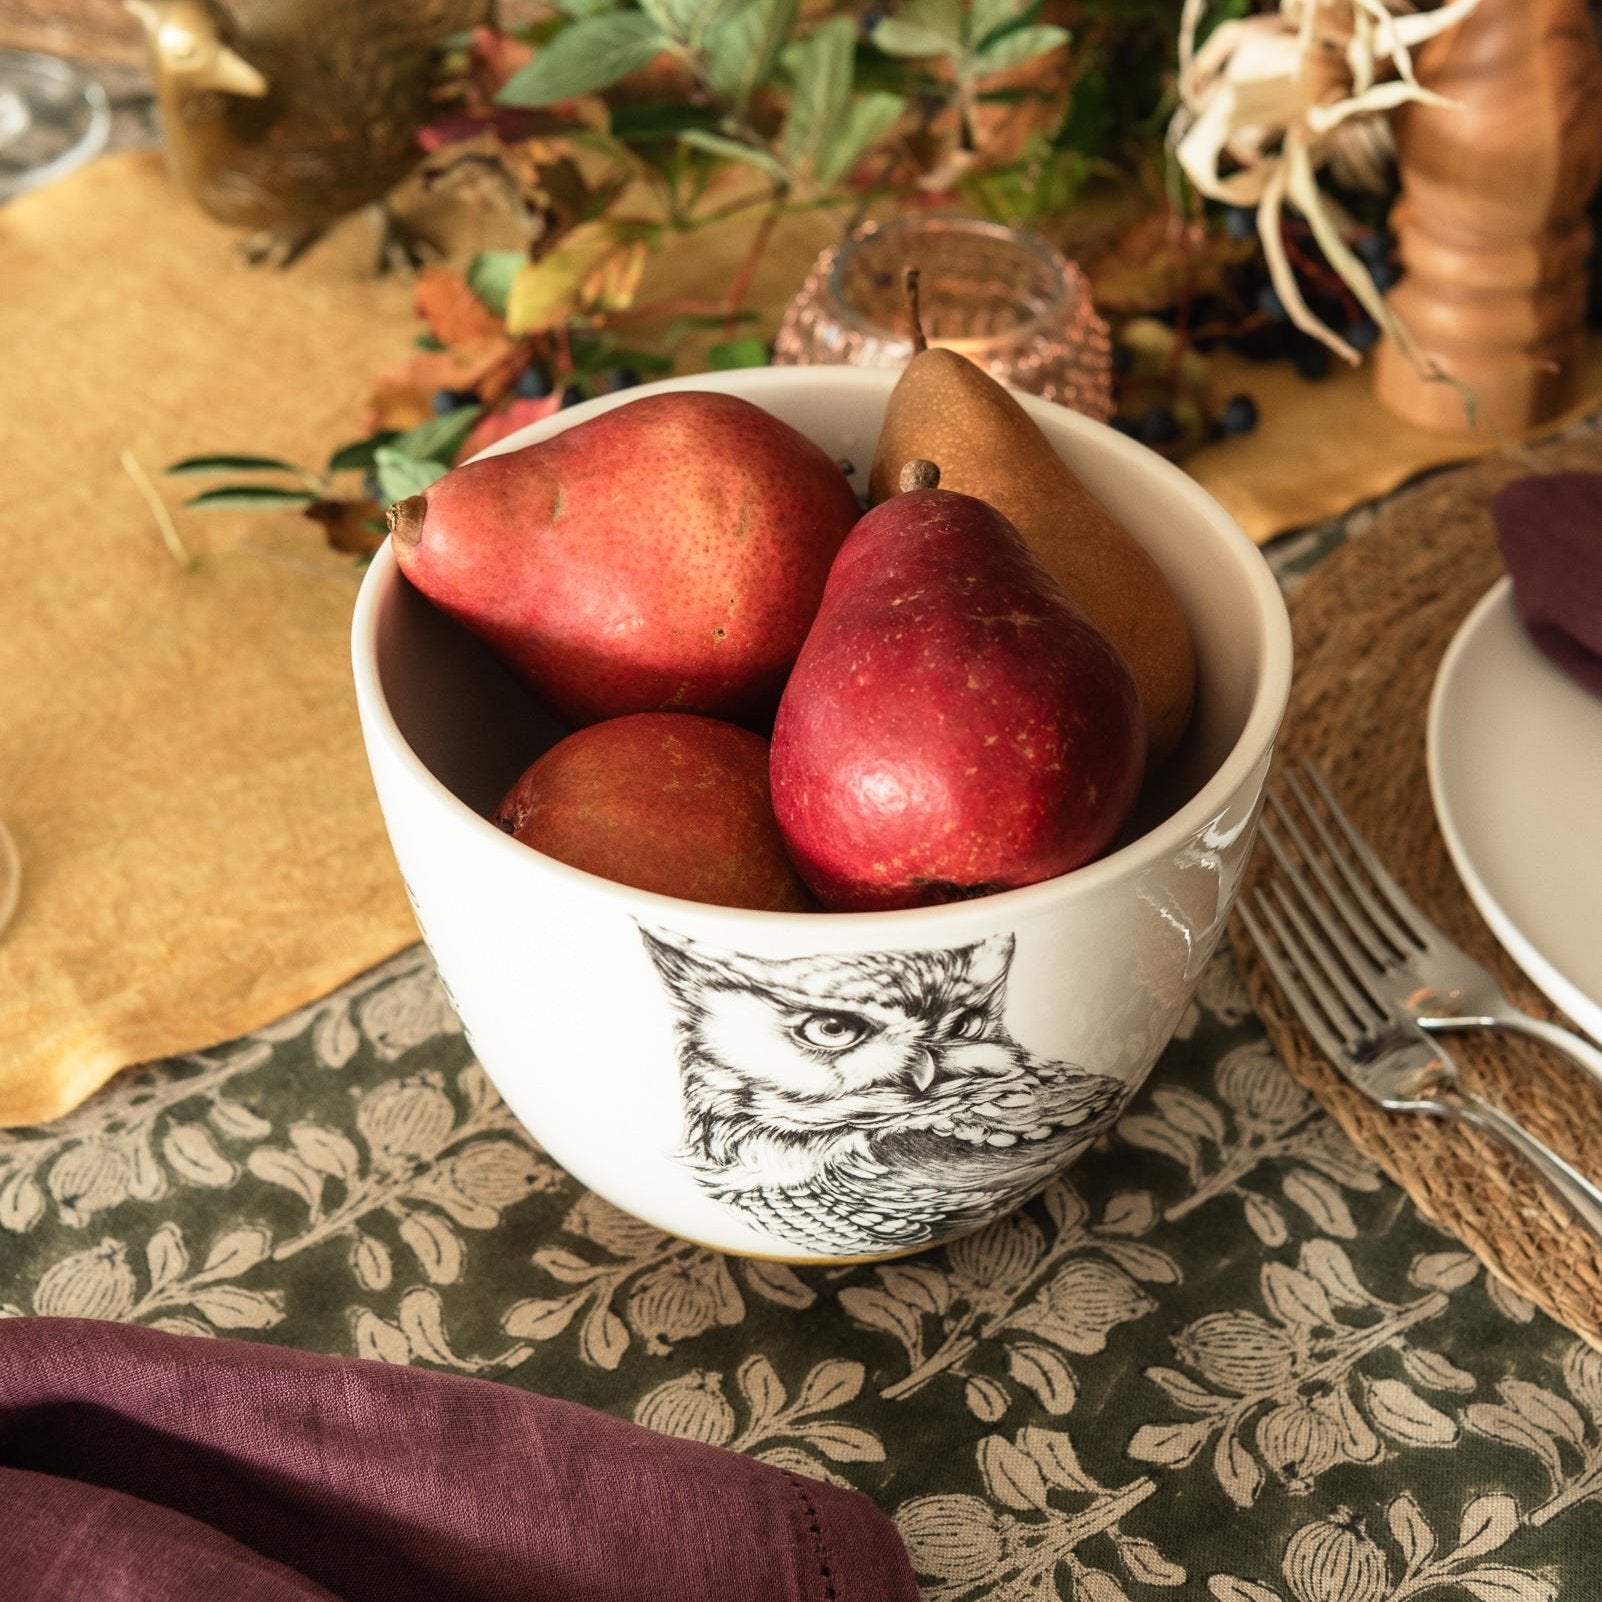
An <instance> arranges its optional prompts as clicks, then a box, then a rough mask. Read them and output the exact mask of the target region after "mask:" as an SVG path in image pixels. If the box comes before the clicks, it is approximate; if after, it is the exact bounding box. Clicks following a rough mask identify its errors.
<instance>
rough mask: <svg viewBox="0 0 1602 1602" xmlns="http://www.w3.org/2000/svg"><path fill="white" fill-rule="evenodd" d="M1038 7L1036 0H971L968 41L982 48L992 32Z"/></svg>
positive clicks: (1018, 19)
mask: <svg viewBox="0 0 1602 1602" xmlns="http://www.w3.org/2000/svg"><path fill="white" fill-rule="evenodd" d="M1038 9H1039V6H1038V3H1037V0H973V5H972V8H971V9H970V11H969V14H968V41H969V43H970V44H973V45H975V46H977V47H978V48H980V49H983V48H984V47H985V46H986V45H987V44H989V43H990V40H991V36H992V35H993V34H996V33H999V32H1000V31H1001V30H1002V29H1003V28H1010V27H1012V26H1013V25H1014V24H1016V23H1017V22H1019V21H1020V20H1021V19H1022V18H1024V17H1026V16H1027V15H1028V14H1029V13H1030V12H1032V11H1037V10H1038Z"/></svg>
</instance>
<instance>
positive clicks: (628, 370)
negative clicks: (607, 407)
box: [607, 367, 640, 389]
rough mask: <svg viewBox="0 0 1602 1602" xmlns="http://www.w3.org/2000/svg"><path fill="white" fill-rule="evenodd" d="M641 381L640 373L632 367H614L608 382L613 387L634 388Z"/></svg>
mask: <svg viewBox="0 0 1602 1602" xmlns="http://www.w3.org/2000/svg"><path fill="white" fill-rule="evenodd" d="M639 381H640V375H639V374H638V373H637V372H635V370H634V369H633V368H632V367H614V368H613V369H612V375H611V377H610V378H609V379H608V380H607V384H608V387H609V388H612V389H633V388H634V386H635V385H636V384H637V383H639Z"/></svg>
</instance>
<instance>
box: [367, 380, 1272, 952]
mask: <svg viewBox="0 0 1602 1602" xmlns="http://www.w3.org/2000/svg"><path fill="white" fill-rule="evenodd" d="M899 376H900V373H899V370H897V369H893V368H860V367H851V366H843V365H828V364H819V365H815V366H795V367H766V368H744V369H738V370H735V371H733V372H714V373H695V374H686V375H683V376H680V377H674V378H668V379H662V380H659V381H656V382H654V383H650V384H641V385H638V386H636V387H634V388H632V389H628V390H624V391H620V392H617V393H614V394H610V395H604V396H599V397H597V398H596V399H595V400H591V401H586V402H584V403H582V404H580V405H577V406H571V407H568V408H566V409H565V410H563V411H561V412H558V413H554V414H552V416H550V417H548V418H544V419H542V420H541V421H539V422H536V423H532V424H529V425H528V426H527V427H525V428H521V429H518V430H517V431H516V432H515V433H512V434H509V435H507V436H506V437H505V438H504V439H501V440H497V441H496V442H495V443H494V444H493V445H491V446H488V447H487V448H486V449H484V450H482V451H480V452H478V454H477V455H476V456H475V457H474V458H473V460H475V461H476V460H479V459H480V458H482V457H486V456H494V455H501V454H504V453H505V452H507V451H513V450H519V449H521V448H522V447H523V446H525V445H530V444H533V443H535V442H536V441H539V440H543V439H548V438H550V437H551V436H553V435H555V434H558V433H562V432H565V431H566V430H567V429H568V428H571V427H573V426H575V425H577V424H579V423H582V422H586V421H588V420H589V419H590V418H592V417H598V416H600V415H601V414H602V413H603V412H607V411H611V410H613V409H614V408H615V407H617V406H626V405H628V404H630V403H631V402H632V401H634V400H638V399H641V398H644V397H645V396H647V395H653V394H661V393H665V392H667V391H669V390H686V389H689V390H694V389H703V390H704V389H713V390H716V391H718V392H720V393H724V394H736V395H740V396H742V397H743V398H745V399H748V400H751V401H752V402H753V403H754V404H757V405H760V404H761V397H762V395H763V394H764V393H766V392H769V391H774V390H779V389H784V388H793V387H794V386H796V385H798V384H799V385H800V386H801V387H802V388H806V389H817V390H837V389H839V388H841V387H845V388H849V389H854V390H859V391H861V392H863V393H864V394H870V395H874V394H876V395H879V396H881V397H882V396H887V395H888V393H889V391H890V389H891V388H892V387H893V386H894V383H895V381H896V379H897V378H898V377H899ZM1013 393H1014V395H1015V396H1016V398H1017V399H1018V400H1019V401H1020V402H1022V403H1023V405H1024V407H1025V409H1026V410H1027V411H1029V412H1031V413H1032V414H1034V415H1035V416H1036V418H1037V420H1040V419H1045V420H1046V421H1049V422H1051V423H1053V424H1054V425H1056V426H1057V427H1059V428H1060V427H1064V426H1066V427H1067V428H1068V430H1069V432H1070V433H1072V434H1078V435H1082V436H1084V437H1085V438H1086V439H1087V441H1093V442H1094V447H1095V449H1097V450H1100V451H1108V452H1111V453H1112V454H1113V456H1114V457H1115V459H1116V458H1122V459H1123V460H1124V461H1126V462H1127V463H1128V464H1129V465H1130V466H1131V467H1132V468H1134V469H1135V470H1137V471H1139V472H1141V473H1155V474H1157V476H1158V477H1159V478H1161V479H1164V480H1166V481H1167V483H1168V485H1169V487H1170V488H1172V489H1175V490H1176V491H1177V492H1178V493H1179V494H1180V496H1181V497H1182V498H1183V499H1184V500H1186V501H1188V502H1190V503H1191V504H1192V506H1193V508H1194V510H1195V512H1196V514H1197V516H1198V518H1199V519H1200V520H1201V521H1203V522H1205V523H1207V524H1208V525H1209V526H1210V527H1211V529H1212V531H1213V533H1214V534H1215V535H1216V536H1217V537H1218V538H1219V540H1220V541H1221V546H1222V549H1223V550H1224V551H1225V552H1228V553H1230V554H1232V555H1233V557H1234V559H1235V562H1236V565H1237V569H1238V573H1239V576H1240V578H1241V579H1242V580H1243V582H1244V584H1245V586H1246V590H1247V593H1248V594H1249V595H1250V597H1251V599H1252V601H1253V602H1254V603H1255V604H1254V612H1253V615H1254V616H1255V617H1256V619H1257V621H1258V626H1259V631H1260V632H1261V634H1262V635H1263V649H1262V653H1261V657H1260V659H1259V661H1258V664H1257V684H1256V687H1255V690H1254V692H1253V695H1252V700H1251V704H1250V707H1249V710H1248V712H1247V716H1246V720H1245V722H1244V724H1243V725H1242V727H1241V730H1240V733H1239V734H1238V735H1237V736H1236V738H1235V741H1234V744H1233V745H1232V746H1231V747H1230V749H1229V751H1228V752H1227V753H1226V754H1225V756H1224V759H1223V760H1222V761H1221V762H1220V763H1219V764H1218V766H1217V767H1216V768H1214V770H1213V772H1212V773H1211V774H1210V775H1209V776H1208V777H1207V779H1206V780H1205V782H1204V783H1203V784H1202V785H1201V786H1200V787H1199V788H1198V789H1197V791H1196V792H1195V794H1193V795H1192V796H1191V797H1190V798H1189V799H1188V800H1187V801H1185V802H1184V803H1182V804H1181V805H1180V806H1178V807H1176V808H1175V809H1174V810H1173V811H1172V812H1170V813H1168V814H1167V815H1166V816H1165V817H1163V818H1161V819H1159V820H1158V822H1157V823H1155V824H1153V825H1152V827H1151V828H1149V829H1147V830H1146V831H1145V832H1144V833H1143V834H1140V835H1137V836H1136V837H1135V838H1134V839H1133V840H1130V841H1127V842H1126V843H1125V844H1123V845H1122V846H1120V847H1118V848H1117V849H1116V850H1115V851H1110V852H1108V853H1107V854H1106V855H1105V856H1101V857H1097V858H1095V859H1094V860H1093V861H1091V862H1087V863H1085V864H1083V865H1082V866H1080V867H1078V868H1073V869H1071V870H1070V871H1069V872H1067V873H1062V874H1058V875H1056V876H1055V877H1053V878H1050V879H1042V880H1040V881H1038V882H1037V883H1035V884H1029V885H1022V886H1019V887H1018V888H1017V889H1013V890H999V891H994V892H992V893H990V894H988V895H984V896H975V897H973V898H971V899H968V900H962V901H948V902H943V903H940V904H937V905H934V906H926V907H903V908H896V909H893V910H877V911H863V912H831V911H821V912H780V911H766V910H760V909H752V908H746V907H727V906H723V905H721V904H717V903H712V902H704V901H691V900H687V899H685V898H684V897H681V896H669V895H663V894H661V893H660V892H658V891H654V890H639V889H636V888H634V887H633V886H631V885H624V884H619V883H617V882H616V881H615V880H612V879H607V878H603V877H602V876H601V875H599V874H595V873H590V872H589V871H588V870H586V869H583V868H575V867H573V866H571V865H570V864H568V863H565V862H561V861H559V860H557V859H556V858H555V857H551V856H547V855H546V854H545V853H544V852H543V851H540V850H538V849H537V848H536V847H533V846H529V845H525V844H524V843H523V842H522V841H520V840H514V839H513V838H512V837H511V836H510V835H508V834H506V833H504V832H503V831H502V830H501V829H499V828H497V827H496V826H495V824H494V823H493V822H492V821H491V820H490V819H488V818H486V817H483V816H481V815H480V814H479V813H477V812H475V811H474V810H473V809H472V808H471V807H469V806H468V805H467V804H466V803H465V802H464V801H462V800H461V799H460V798H459V797H458V796H457V795H456V794H455V793H454V792H453V791H452V790H451V789H450V788H449V787H448V786H446V785H445V784H444V783H443V782H442V781H441V780H440V779H439V778H438V777H436V776H435V774H434V773H433V772H432V770H431V769H430V768H429V767H428V766H427V765H426V764H425V763H424V762H423V760H422V759H421V757H419V756H418V755H417V753H416V751H415V750H413V748H412V746H411V743H410V742H409V741H408V740H407V739H406V737H405V735H404V734H402V732H401V730H400V726H399V724H398V723H397V722H396V721H395V716H394V713H393V712H392V711H391V709H390V706H389V701H388V697H387V696H386V694H385V692H384V688H383V683H382V680H381V677H380V674H379V667H378V622H379V617H380V614H381V611H382V610H383V603H384V601H385V599H386V597H387V595H388V594H389V593H390V592H391V591H393V590H394V589H395V587H396V586H397V585H402V584H405V583H406V580H405V578H404V576H403V575H402V573H401V571H400V567H399V564H398V563H397V562H396V560H395V556H394V552H393V550H392V548H391V543H390V541H389V540H387V539H386V540H385V541H384V543H383V545H381V546H380V547H379V549H378V551H377V552H376V553H375V555H374V557H373V559H372V561H371V563H370V564H369V566H368V569H367V572H366V573H365V574H364V575H363V578H362V583H361V587H360V589H359V590H358V592H357V596H356V603H355V607H354V610H353V613H352V617H351V665H352V674H353V679H354V684H355V691H356V701H357V709H358V713H359V715H360V719H361V722H362V725H363V729H364V732H365V734H366V737H367V738H368V740H369V741H371V740H373V739H374V738H377V739H380V740H382V741H383V743H384V745H385V746H386V747H387V748H388V749H389V750H390V751H391V753H392V754H393V756H394V757H395V759H396V761H397V762H398V764H399V766H400V768H401V769H402V771H403V772H404V773H405V774H406V775H407V777H408V778H409V779H410V780H411V781H412V782H413V783H414V784H417V785H418V786H419V787H420V788H421V790H422V791H423V793H424V794H425V795H428V796H430V797H431V798H432V799H433V800H434V801H435V803H436V804H443V805H444V806H445V807H446V809H447V810H448V811H450V812H453V813H455V814H457V815H458V816H459V817H460V819H461V821H462V823H463V824H464V826H466V827H468V828H469V829H471V830H473V832H474V834H475V835H476V836H477V837H478V838H479V839H480V840H481V841H482V843H483V845H484V846H485V848H487V849H492V850H498V851H503V852H505V853H506V857H505V860H506V862H507V865H508V869H507V871H508V872H518V871H523V872H526V871H528V870H529V869H531V868H534V869H538V870H539V871H540V872H542V873H543V874H545V875H552V876H554V877H555V878H556V880H557V882H558V883H564V884H567V885H568V886H570V887H571V888H572V889H573V890H574V891H575V893H577V892H583V893H585V894H587V895H591V896H594V895H597V894H599V895H601V896H603V897H604V898H605V899H608V900H614V901H617V902H619V903H622V904H625V905H627V906H628V907H631V908H632V907H639V906H645V907H647V908H651V909H653V910H654V912H655V914H656V915H657V916H670V915H673V916H677V917H678V918H679V919H680V921H683V919H685V918H694V919H696V920H698V921H703V922H707V923H710V924H713V925H715V926H716V925H724V924H726V925H728V926H730V927H731V928H733V929H750V928H755V927H769V928H771V927H774V926H775V920H777V921H778V922H779V923H781V924H784V925H787V926H789V927H791V928H795V929H800V928H813V929H818V928H819V925H820V921H821V922H823V923H826V924H829V925H832V926H833V927H834V928H836V929H845V928H853V929H855V928H862V929H867V928H870V927H871V928H872V929H875V930H881V931H884V932H885V933H886V934H888V933H889V932H890V931H892V930H897V929H905V928H907V927H909V926H911V925H913V924H916V925H918V926H919V928H920V938H925V939H927V938H930V937H932V936H933V934H934V933H935V932H936V931H937V930H938V929H939V928H941V927H944V926H949V925H956V924H961V923H971V922H972V921H973V919H974V917H975V915H976V912H977V911H978V910H979V909H985V910H986V911H989V910H990V909H994V912H995V915H996V917H997V918H998V919H1001V920H1004V921H1005V920H1017V919H1023V918H1027V917H1029V916H1030V915H1031V914H1033V913H1036V912H1040V911H1044V910H1046V909H1047V908H1048V907H1054V906H1058V905H1060V904H1061V903H1062V902H1063V901H1064V900H1065V899H1066V900H1068V901H1073V900H1076V899H1083V898H1087V897H1090V896H1093V895H1094V894H1096V893H1097V892H1098V891H1099V890H1101V889H1102V888H1103V887H1104V886H1106V885H1108V884H1110V883H1112V882H1115V881H1118V880H1123V879H1126V878H1129V877H1138V876H1139V875H1140V874H1141V873H1142V872H1144V871H1147V870H1149V869H1151V868H1154V867H1156V866H1158V865H1159V864H1161V863H1162V862H1164V861H1166V860H1168V859H1169V858H1170V857H1172V855H1173V854H1174V852H1175V851H1176V850H1177V849H1178V848H1179V847H1180V846H1181V845H1182V844H1183V843H1184V842H1185V841H1186V840H1188V839H1190V838H1192V837H1193V836H1195V835H1196V834H1198V833H1200V832H1202V831H1204V830H1205V829H1206V828H1207V826H1208V824H1209V823H1210V822H1211V821H1212V820H1214V819H1216V818H1217V817H1218V816H1219V814H1220V813H1221V812H1222V811H1223V810H1224V809H1225V808H1226V806H1227V805H1228V803H1229V802H1230V800H1231V798H1232V797H1233V796H1235V795H1236V794H1237V792H1238V791H1239V790H1240V788H1241V786H1242V785H1243V784H1245V783H1246V781H1247V779H1248V778H1249V776H1250V773H1251V770H1252V769H1253V768H1254V767H1255V766H1256V765H1257V764H1258V763H1259V762H1260V761H1262V760H1263V759H1264V758H1265V757H1266V756H1267V755H1268V754H1269V753H1270V752H1271V751H1272V750H1273V746H1274V742H1275V739H1276V738H1277V736H1278V733H1279V729H1280V726H1281V724H1282V722H1283V720H1284V715H1285V710H1286V707H1287V705H1288V704H1289V699H1290V688H1291V671H1292V660H1293V647H1292V638H1291V626H1290V615H1289V612H1288V611H1287V609H1286V605H1285V598H1284V595H1283V594H1282V592H1281V591H1280V588H1279V584H1278V582H1277V580H1276V579H1275V578H1274V575H1273V572H1272V570H1271V569H1270V568H1269V566H1268V563H1267V562H1266V561H1265V560H1264V558H1263V555H1262V552H1261V551H1260V550H1258V548H1257V547H1256V546H1255V545H1254V544H1253V543H1252V542H1251V540H1250V539H1249V538H1248V537H1247V535H1246V533H1245V531H1244V530H1243V529H1242V528H1241V527H1240V525H1239V524H1238V523H1237V522H1236V521H1235V519H1234V518H1233V517H1231V516H1230V514H1229V513H1228V512H1227V511H1225V509H1224V508H1223V506H1222V505H1221V504H1220V503H1219V502H1218V501H1217V500H1216V499H1215V498H1214V497H1213V496H1212V495H1211V494H1210V493H1209V492H1208V491H1207V490H1206V489H1204V488H1203V487H1202V485H1201V484H1200V483H1198V482H1197V481H1196V480H1195V479H1193V478H1191V477H1190V475H1189V474H1187V473H1185V472H1184V471H1183V470H1182V469H1180V468H1179V467H1176V466H1175V465H1174V464H1173V463H1172V462H1170V461H1168V460H1166V459H1165V458H1164V457H1162V456H1159V455H1158V454H1157V453H1156V452H1155V451H1152V450H1151V449H1149V448H1148V447H1147V446H1144V445H1141V444H1140V443H1138V442H1137V441H1135V440H1133V439H1131V438H1129V437H1128V436H1127V435H1124V434H1121V433H1119V432H1118V430H1116V429H1114V428H1110V427H1109V426H1107V425H1106V424H1104V423H1098V422H1096V421H1094V420H1093V419H1091V418H1088V417H1085V416H1084V415H1083V414H1081V413H1078V412H1073V411H1070V410H1068V409H1067V408H1066V407H1062V406H1058V405H1054V404H1053V403H1051V402H1049V401H1044V400H1041V399H1039V397H1037V396H1033V395H1028V394H1024V393H1022V392H1020V391H1016V390H1015V391H1013ZM414 593H419V594H420V592H414ZM420 598H421V597H420ZM458 626H459V625H458ZM518 863H521V864H522V865H523V866H522V868H521V869H518V868H517V867H516V866H515V864H518ZM821 932H822V931H821V929H820V934H821Z"/></svg>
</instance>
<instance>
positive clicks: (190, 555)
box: [117, 447, 200, 573]
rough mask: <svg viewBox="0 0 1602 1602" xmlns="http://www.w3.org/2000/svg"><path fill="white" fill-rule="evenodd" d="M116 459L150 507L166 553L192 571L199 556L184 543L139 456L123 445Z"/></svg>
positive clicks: (196, 566)
mask: <svg viewBox="0 0 1602 1602" xmlns="http://www.w3.org/2000/svg"><path fill="white" fill-rule="evenodd" d="M117 460H118V461H119V462H120V463H121V464H122V470H123V472H125V473H126V474H127V475H128V477H129V478H131V479H132V480H133V486H134V488H135V489H136V490H138V491H139V494H140V496H141V497H142V498H143V500H144V503H145V505H146V506H148V507H149V508H150V515H151V517H152V518H154V519H155V523H156V529H157V531H158V532H159V533H160V535H161V543H162V544H163V545H165V546H166V547H167V554H168V555H169V556H171V557H172V559H173V561H175V562H176V563H177V564H178V565H179V567H181V568H183V569H184V571H185V572H186V573H193V572H194V571H195V569H196V568H198V567H199V566H200V561H199V558H198V557H196V555H195V553H194V552H193V551H191V550H190V549H189V547H188V546H187V545H185V544H184V542H183V539H182V537H181V536H180V535H179V533H178V525H177V524H176V523H174V522H173V520H172V513H171V512H169V511H168V510H167V506H166V503H165V502H164V501H163V500H162V498H161V496H160V495H159V494H158V493H157V492H156V486H155V485H154V484H152V483H151V481H150V475H149V474H148V473H147V472H146V471H145V470H144V468H143V467H141V466H140V464H139V458H138V457H136V456H135V455H134V453H133V452H132V451H131V450H128V449H127V448H126V447H124V449H123V450H122V451H121V452H120V453H119V454H118V457H117Z"/></svg>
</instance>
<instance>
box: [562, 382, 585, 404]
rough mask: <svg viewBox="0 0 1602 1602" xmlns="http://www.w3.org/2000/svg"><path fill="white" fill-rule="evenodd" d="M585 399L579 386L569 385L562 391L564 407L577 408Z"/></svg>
mask: <svg viewBox="0 0 1602 1602" xmlns="http://www.w3.org/2000/svg"><path fill="white" fill-rule="evenodd" d="M583 399H584V391H583V390H582V389H580V388H579V387H578V385H577V384H568V385H567V386H566V387H565V388H564V389H563V390H562V404H563V405H564V406H577V405H578V403H579V402H580V401H581V400H583Z"/></svg>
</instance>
